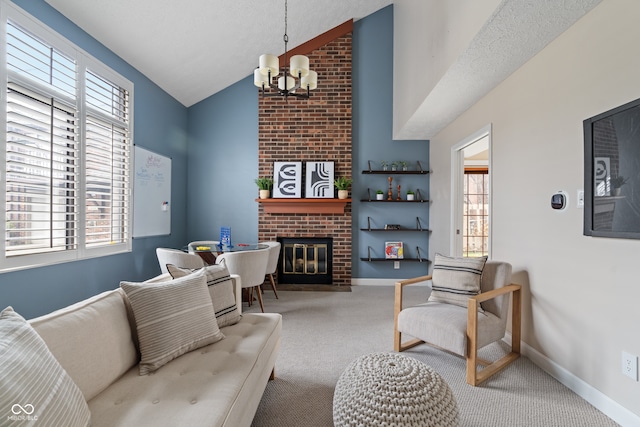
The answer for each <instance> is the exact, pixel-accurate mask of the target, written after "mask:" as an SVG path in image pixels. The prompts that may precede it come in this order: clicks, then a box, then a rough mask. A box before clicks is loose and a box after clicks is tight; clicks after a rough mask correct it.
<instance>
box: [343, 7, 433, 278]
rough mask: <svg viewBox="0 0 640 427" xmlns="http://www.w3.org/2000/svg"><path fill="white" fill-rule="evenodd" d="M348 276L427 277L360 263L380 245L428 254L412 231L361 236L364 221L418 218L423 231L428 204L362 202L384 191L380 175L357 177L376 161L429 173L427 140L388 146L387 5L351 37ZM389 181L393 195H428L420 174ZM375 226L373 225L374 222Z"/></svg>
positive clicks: (424, 240) (412, 268)
mask: <svg viewBox="0 0 640 427" xmlns="http://www.w3.org/2000/svg"><path fill="white" fill-rule="evenodd" d="M352 73H353V178H354V182H353V188H354V194H353V196H352V198H353V199H354V202H353V235H354V239H353V272H352V277H354V278H394V279H397V278H407V277H414V276H420V275H425V274H427V265H426V264H420V263H417V262H409V261H401V262H400V269H398V270H394V269H393V263H391V262H363V261H360V258H361V257H366V256H367V248H368V247H369V246H371V251H372V252H371V256H372V257H382V258H384V243H385V241H402V242H403V243H404V246H405V256H407V257H409V256H411V257H415V255H416V250H415V246H419V247H420V252H421V255H422V256H424V257H426V256H427V255H428V253H429V251H428V249H429V246H428V245H429V240H428V238H429V234H428V233H424V232H423V233H417V232H367V231H361V230H360V229H361V228H366V227H367V217H371V220H372V227H377V228H383V227H384V225H385V224H400V225H402V226H404V227H414V226H415V222H416V217H419V218H420V220H421V223H422V225H423V227H426V226H428V221H429V204H428V203H416V204H407V203H398V204H390V203H363V202H361V201H360V200H361V199H364V198H367V188H369V189H370V190H371V192H372V197H375V195H373V193H375V191H376V190H378V189H381V190H383V191H384V192H385V194H386V193H387V191H388V188H389V183H388V181H387V176H386V175H363V174H362V171H363V170H365V169H368V161H371V162H372V163H371V164H372V169H380V168H381V167H380V161H381V160H386V161H393V160H404V161H407V162H408V163H409V165H410V168H411V169H414V170H415V167H416V164H415V162H416V160H419V161H420V163H421V164H422V167H423V168H424V169H426V170H428V169H429V141H393V140H392V132H393V80H392V79H393V6H387V7H385V8H384V9H381V10H379V11H378V12H376V13H373V14H371V15H369V16H367V17H366V18H364V19H361V20H358V21H356V22H355V23H354V35H353V70H352ZM390 176H392V177H393V183H392V184H393V196H394V198H395V197H396V185H397V184H398V183H400V184H401V186H402V187H401V189H402V194H403V197H404V193H405V192H406V190H408V189H412V190H414V191H415V190H416V189H420V192H421V193H422V195H423V196H424V197H425V198H428V196H429V178H428V175H427V176H423V175H401V176H400V175H395V176H394V175H390ZM373 222H375V225H374V223H373Z"/></svg>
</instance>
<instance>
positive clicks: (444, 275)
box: [429, 254, 487, 308]
mask: <svg viewBox="0 0 640 427" xmlns="http://www.w3.org/2000/svg"><path fill="white" fill-rule="evenodd" d="M486 262H487V257H480V258H453V257H447V256H444V255H440V254H436V257H435V260H434V263H433V274H432V277H431V283H432V288H431V289H432V290H431V295H430V296H429V301H435V302H442V303H447V304H454V305H459V306H461V307H465V308H466V307H467V300H468V299H469V297H471V296H474V295H478V294H479V293H480V280H481V279H482V270H483V269H484V264H485V263H486Z"/></svg>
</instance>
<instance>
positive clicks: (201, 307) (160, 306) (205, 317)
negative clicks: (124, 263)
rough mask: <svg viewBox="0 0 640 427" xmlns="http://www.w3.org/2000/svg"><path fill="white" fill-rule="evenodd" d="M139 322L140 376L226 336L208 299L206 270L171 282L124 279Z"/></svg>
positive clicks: (137, 324) (137, 323)
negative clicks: (154, 282)
mask: <svg viewBox="0 0 640 427" xmlns="http://www.w3.org/2000/svg"><path fill="white" fill-rule="evenodd" d="M120 286H121V287H122V289H123V290H124V292H125V293H126V294H127V298H128V299H129V302H130V303H131V308H132V310H133V316H134V318H135V321H136V329H137V331H138V340H139V342H140V354H141V360H140V365H139V368H140V375H146V374H148V373H149V372H153V371H155V370H157V369H158V368H160V367H161V366H163V365H165V364H166V363H167V362H169V361H170V360H173V359H175V358H176V357H178V356H180V355H182V354H184V353H187V352H189V351H191V350H194V349H197V348H200V347H203V346H205V345H208V344H211V343H214V342H216V341H220V340H221V339H223V338H224V335H223V334H222V332H220V330H219V328H218V324H217V322H216V317H215V312H214V311H213V304H212V303H211V299H210V298H209V292H208V289H207V286H206V279H205V274H204V271H201V272H199V273H196V274H192V275H189V276H186V277H184V278H181V279H176V280H171V281H169V282H160V283H156V284H150V283H133V282H121V283H120Z"/></svg>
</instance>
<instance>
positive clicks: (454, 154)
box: [449, 123, 493, 258]
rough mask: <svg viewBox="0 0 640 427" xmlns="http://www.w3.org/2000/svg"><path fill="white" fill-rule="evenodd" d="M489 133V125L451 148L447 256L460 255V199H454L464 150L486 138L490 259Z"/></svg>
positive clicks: (460, 191) (462, 168)
mask: <svg viewBox="0 0 640 427" xmlns="http://www.w3.org/2000/svg"><path fill="white" fill-rule="evenodd" d="M491 132H492V125H491V123H489V124H488V125H486V126H485V127H483V128H482V129H480V130H479V131H477V132H475V133H473V134H471V135H469V136H468V137H466V138H465V139H463V140H462V141H460V142H459V143H457V144H455V145H453V146H452V147H451V235H450V241H449V254H450V255H452V256H461V255H462V236H461V235H460V234H456V232H457V231H459V232H460V233H461V232H462V228H463V227H462V198H461V197H455V196H456V195H458V194H462V191H463V190H462V188H463V183H462V179H461V177H462V175H463V172H464V152H463V151H464V149H465V148H466V147H468V146H469V145H471V144H473V143H474V142H476V141H477V140H479V139H482V138H484V137H485V136H486V137H487V138H488V146H489V160H488V165H487V166H488V168H489V248H488V253H489V258H491V246H492V244H491V241H492V238H491V236H492V234H493V226H492V224H491V222H492V218H493V189H492V187H493V186H492V184H491V183H492V181H493V179H492V176H493V173H492V171H491V169H492V160H491V159H492V148H491V145H492V144H491Z"/></svg>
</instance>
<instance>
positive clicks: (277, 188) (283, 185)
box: [273, 162, 302, 198]
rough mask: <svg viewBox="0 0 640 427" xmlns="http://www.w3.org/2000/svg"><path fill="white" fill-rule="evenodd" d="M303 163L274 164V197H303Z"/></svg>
mask: <svg viewBox="0 0 640 427" xmlns="http://www.w3.org/2000/svg"><path fill="white" fill-rule="evenodd" d="M301 193H302V162H273V197H274V198H278V197H285V198H286V197H289V198H300V197H302V194H301Z"/></svg>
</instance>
